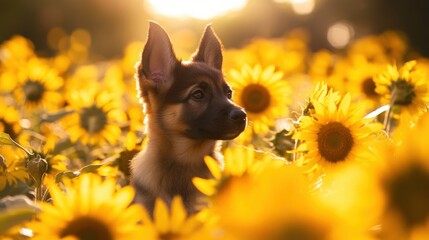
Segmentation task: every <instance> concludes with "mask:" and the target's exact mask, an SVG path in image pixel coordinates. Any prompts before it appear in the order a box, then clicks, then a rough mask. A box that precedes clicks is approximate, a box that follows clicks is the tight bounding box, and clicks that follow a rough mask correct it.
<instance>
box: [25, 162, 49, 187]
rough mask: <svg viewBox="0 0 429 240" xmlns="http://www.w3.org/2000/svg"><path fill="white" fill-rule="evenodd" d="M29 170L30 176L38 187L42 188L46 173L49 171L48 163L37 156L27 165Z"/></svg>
mask: <svg viewBox="0 0 429 240" xmlns="http://www.w3.org/2000/svg"><path fill="white" fill-rule="evenodd" d="M27 169H28V173H29V174H30V176H31V177H32V178H33V179H34V181H35V182H36V186H40V185H41V184H42V180H43V177H44V175H45V173H46V172H47V171H48V162H47V161H46V160H45V159H43V158H42V157H41V156H40V155H39V154H37V155H36V156H31V157H30V160H29V161H28V163H27Z"/></svg>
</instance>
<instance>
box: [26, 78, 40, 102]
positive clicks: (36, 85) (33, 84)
mask: <svg viewBox="0 0 429 240" xmlns="http://www.w3.org/2000/svg"><path fill="white" fill-rule="evenodd" d="M23 88H24V94H25V100H26V101H30V102H39V101H40V100H41V99H42V97H43V93H44V92H45V86H43V84H42V83H40V82H38V81H33V80H27V81H26V82H25V84H24V87H23Z"/></svg>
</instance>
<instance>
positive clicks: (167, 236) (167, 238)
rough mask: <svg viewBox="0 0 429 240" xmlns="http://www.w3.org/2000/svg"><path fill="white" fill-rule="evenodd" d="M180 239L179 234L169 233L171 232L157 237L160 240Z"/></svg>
mask: <svg viewBox="0 0 429 240" xmlns="http://www.w3.org/2000/svg"><path fill="white" fill-rule="evenodd" d="M182 238H183V236H180V234H177V233H171V232H167V233H163V234H160V236H159V239H160V240H179V239H182Z"/></svg>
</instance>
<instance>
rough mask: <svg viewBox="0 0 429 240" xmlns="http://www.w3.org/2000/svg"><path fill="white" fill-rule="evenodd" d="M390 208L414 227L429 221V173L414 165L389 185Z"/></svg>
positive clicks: (408, 224)
mask: <svg viewBox="0 0 429 240" xmlns="http://www.w3.org/2000/svg"><path fill="white" fill-rule="evenodd" d="M387 194H388V196H389V201H390V207H391V208H392V209H394V210H396V211H398V213H399V214H400V215H401V216H402V218H403V220H404V222H405V224H406V225H407V226H409V227H414V226H417V225H420V224H424V223H426V222H427V220H428V219H429V173H428V172H427V171H425V170H424V167H423V166H419V165H418V164H414V165H412V166H411V167H409V168H408V169H407V170H406V171H404V172H403V173H402V174H400V175H399V176H396V177H395V178H393V179H392V180H391V181H389V182H388V183H387Z"/></svg>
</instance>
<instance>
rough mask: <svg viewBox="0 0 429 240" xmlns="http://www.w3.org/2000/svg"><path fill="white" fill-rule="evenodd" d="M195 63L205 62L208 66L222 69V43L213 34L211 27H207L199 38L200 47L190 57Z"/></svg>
mask: <svg viewBox="0 0 429 240" xmlns="http://www.w3.org/2000/svg"><path fill="white" fill-rule="evenodd" d="M192 60H193V61H195V62H205V63H207V64H208V65H209V66H212V67H214V68H217V69H219V70H221V69H222V60H223V57H222V43H221V42H220V40H219V38H218V37H217V35H216V33H215V32H214V30H213V28H212V26H210V25H207V27H206V29H205V30H204V33H203V36H202V37H201V41H200V46H199V47H198V49H197V51H196V52H195V53H194V55H193V56H192Z"/></svg>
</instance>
